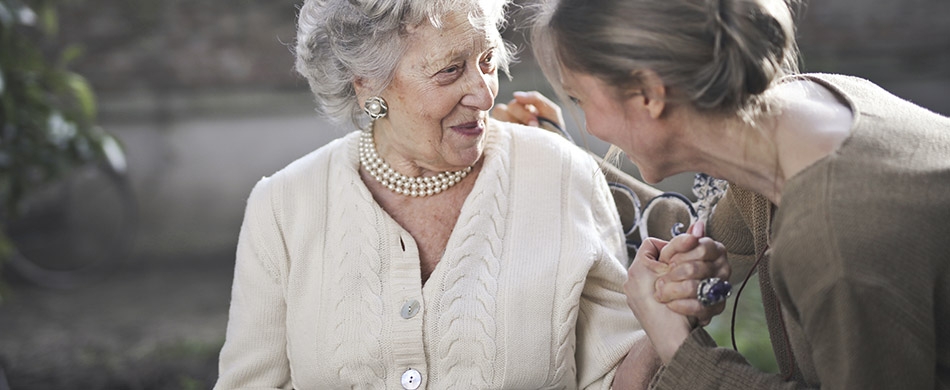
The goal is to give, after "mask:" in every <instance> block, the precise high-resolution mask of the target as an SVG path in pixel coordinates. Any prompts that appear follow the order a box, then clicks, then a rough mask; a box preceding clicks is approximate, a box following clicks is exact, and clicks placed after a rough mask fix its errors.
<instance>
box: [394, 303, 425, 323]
mask: <svg viewBox="0 0 950 390" xmlns="http://www.w3.org/2000/svg"><path fill="white" fill-rule="evenodd" d="M421 308H422V305H421V304H420V303H419V301H417V300H415V299H412V300H409V301H407V302H406V304H404V305H402V311H400V313H399V314H400V315H402V318H405V319H407V320H408V319H410V318H412V317H415V316H416V314H419V309H421Z"/></svg>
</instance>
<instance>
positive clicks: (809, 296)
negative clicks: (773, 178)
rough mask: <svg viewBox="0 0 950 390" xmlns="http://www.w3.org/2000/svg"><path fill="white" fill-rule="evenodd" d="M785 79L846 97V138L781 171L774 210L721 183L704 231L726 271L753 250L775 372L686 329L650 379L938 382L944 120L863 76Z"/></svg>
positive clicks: (948, 158) (945, 252)
mask: <svg viewBox="0 0 950 390" xmlns="http://www.w3.org/2000/svg"><path fill="white" fill-rule="evenodd" d="M796 77H797V78H801V79H806V80H811V81H814V82H817V83H820V84H822V85H824V86H826V87H827V88H829V89H830V90H832V91H835V92H837V93H838V94H839V95H840V96H841V97H842V98H843V99H844V100H845V101H846V102H847V103H848V104H849V105H850V106H851V109H852V111H853V113H854V124H853V127H852V129H851V135H850V136H849V138H848V139H847V140H846V141H845V142H844V143H843V144H842V145H841V146H840V147H839V148H838V150H836V151H835V152H834V153H832V154H830V155H828V156H826V157H825V158H823V159H821V160H819V161H817V162H815V163H814V164H812V165H811V166H809V167H808V168H806V169H805V170H804V171H802V172H801V173H799V174H798V175H796V176H794V177H792V178H791V179H790V180H789V181H788V183H787V184H786V186H785V188H784V191H783V192H782V206H781V207H780V208H775V209H774V214H773V207H772V206H771V204H770V203H769V202H768V201H767V200H766V199H765V198H763V197H761V196H760V195H757V194H754V193H751V192H749V191H746V190H743V189H742V188H739V187H736V186H733V187H732V188H730V190H729V192H728V193H727V195H726V197H725V198H724V199H723V201H721V202H719V205H717V208H716V210H715V212H714V214H713V216H712V219H711V220H710V223H709V227H708V229H707V231H708V233H709V235H710V236H711V237H713V238H714V239H716V240H719V241H721V242H723V243H724V244H725V245H726V247H727V248H728V249H729V252H730V255H729V258H730V262H731V264H732V265H733V281H736V280H737V278H738V279H740V280H741V278H742V277H744V276H745V272H744V271H743V269H745V270H748V269H749V267H750V266H751V264H752V262H753V261H754V259H755V258H756V257H757V256H759V255H762V254H763V252H765V254H764V259H763V260H762V261H761V262H760V264H759V265H758V268H757V271H758V272H759V273H760V280H761V283H760V284H761V286H760V287H761V288H762V295H763V303H764V306H765V310H766V313H767V319H768V323H769V332H770V336H771V339H772V345H773V349H774V350H775V355H776V359H777V361H778V363H779V367H780V368H781V370H782V374H768V373H763V372H761V371H758V370H757V369H755V368H753V367H752V366H750V365H749V364H748V363H747V362H746V360H745V359H744V358H743V357H742V356H741V355H740V354H739V353H737V352H735V351H733V350H732V349H726V348H717V347H716V344H715V342H714V341H713V340H712V339H711V338H710V337H709V335H708V334H707V333H706V332H705V331H703V330H702V329H696V330H695V331H693V332H692V334H691V335H690V337H689V338H688V339H687V340H686V342H685V343H684V344H683V346H682V347H681V348H680V349H679V351H677V353H676V354H675V356H674V357H673V360H672V361H671V362H670V363H669V364H668V365H666V366H665V367H664V368H663V369H661V371H660V372H659V373H657V375H656V377H655V378H654V381H653V388H656V389H690V390H696V389H712V388H716V389H767V388H809V387H811V388H817V387H822V388H831V389H852V388H855V389H857V388H861V389H948V388H950V119H948V118H946V117H943V116H940V115H937V114H934V113H932V112H930V111H927V110H925V109H923V108H920V107H918V106H916V105H914V104H912V103H910V102H907V101H904V100H901V99H899V98H897V97H895V96H893V95H891V94H890V93H888V92H887V91H885V90H883V89H881V88H879V87H877V86H876V85H874V84H872V83H870V82H868V81H866V80H861V79H857V78H853V77H847V76H838V75H822V74H808V75H800V76H796ZM770 227H771V229H770ZM770 230H771V232H770ZM769 247H770V248H771V249H769Z"/></svg>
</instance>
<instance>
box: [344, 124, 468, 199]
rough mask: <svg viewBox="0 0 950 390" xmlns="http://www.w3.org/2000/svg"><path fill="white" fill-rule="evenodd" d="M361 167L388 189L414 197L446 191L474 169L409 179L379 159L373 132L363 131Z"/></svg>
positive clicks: (361, 138) (361, 136) (361, 135)
mask: <svg viewBox="0 0 950 390" xmlns="http://www.w3.org/2000/svg"><path fill="white" fill-rule="evenodd" d="M360 165H362V166H363V168H365V169H366V172H369V174H370V175H371V176H373V178H375V179H376V181H378V182H379V183H380V184H382V185H383V186H385V187H386V188H389V189H390V190H391V191H393V192H395V193H397V194H400V195H407V196H412V197H423V196H429V195H435V194H438V193H440V192H442V191H445V190H447V189H449V187H452V186H454V185H455V184H457V183H458V182H460V181H462V179H463V178H465V176H467V175H468V173H469V172H471V171H472V167H471V166H469V167H468V168H465V169H462V170H459V171H455V172H448V171H446V172H442V173H439V174H438V175H435V176H426V177H421V176H420V177H408V176H406V175H403V174H401V173H399V172H396V171H395V170H393V169H392V167H390V166H389V164H387V163H386V162H385V161H383V159H382V158H380V157H379V154H378V153H376V145H375V142H373V132H372V131H363V133H362V134H360Z"/></svg>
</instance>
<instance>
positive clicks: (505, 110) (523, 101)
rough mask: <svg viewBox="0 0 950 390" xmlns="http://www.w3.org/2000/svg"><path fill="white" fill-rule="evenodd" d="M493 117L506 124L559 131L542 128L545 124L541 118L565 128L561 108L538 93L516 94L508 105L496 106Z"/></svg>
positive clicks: (500, 104)
mask: <svg viewBox="0 0 950 390" xmlns="http://www.w3.org/2000/svg"><path fill="white" fill-rule="evenodd" d="M491 115H492V117H493V118H495V119H498V120H500V121H504V122H512V123H519V124H522V125H527V126H534V127H541V128H543V129H546V130H550V131H557V129H552V128H547V127H544V126H542V125H543V123H542V122H541V120H539V119H538V118H539V117H540V118H543V119H547V120H549V121H551V122H553V123H554V125H556V126H558V127H560V128H561V129H563V128H564V116H563V115H562V114H561V107H560V106H558V105H557V104H555V103H554V102H552V101H551V100H550V99H548V98H547V97H546V96H544V95H542V94H541V93H540V92H538V91H531V92H521V91H518V92H515V93H514V99H511V101H510V102H508V104H503V103H499V104H496V105H495V108H494V109H493V110H492V112H491Z"/></svg>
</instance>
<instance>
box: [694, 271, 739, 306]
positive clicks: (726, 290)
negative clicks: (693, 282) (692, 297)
mask: <svg viewBox="0 0 950 390" xmlns="http://www.w3.org/2000/svg"><path fill="white" fill-rule="evenodd" d="M731 294H732V285H731V284H729V282H728V281H726V280H722V279H720V278H706V279H703V280H702V281H700V282H699V287H697V288H696V299H698V300H699V303H700V304H702V305H703V306H714V305H716V304H718V303H719V302H722V301H725V300H726V298H729V295H731Z"/></svg>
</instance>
